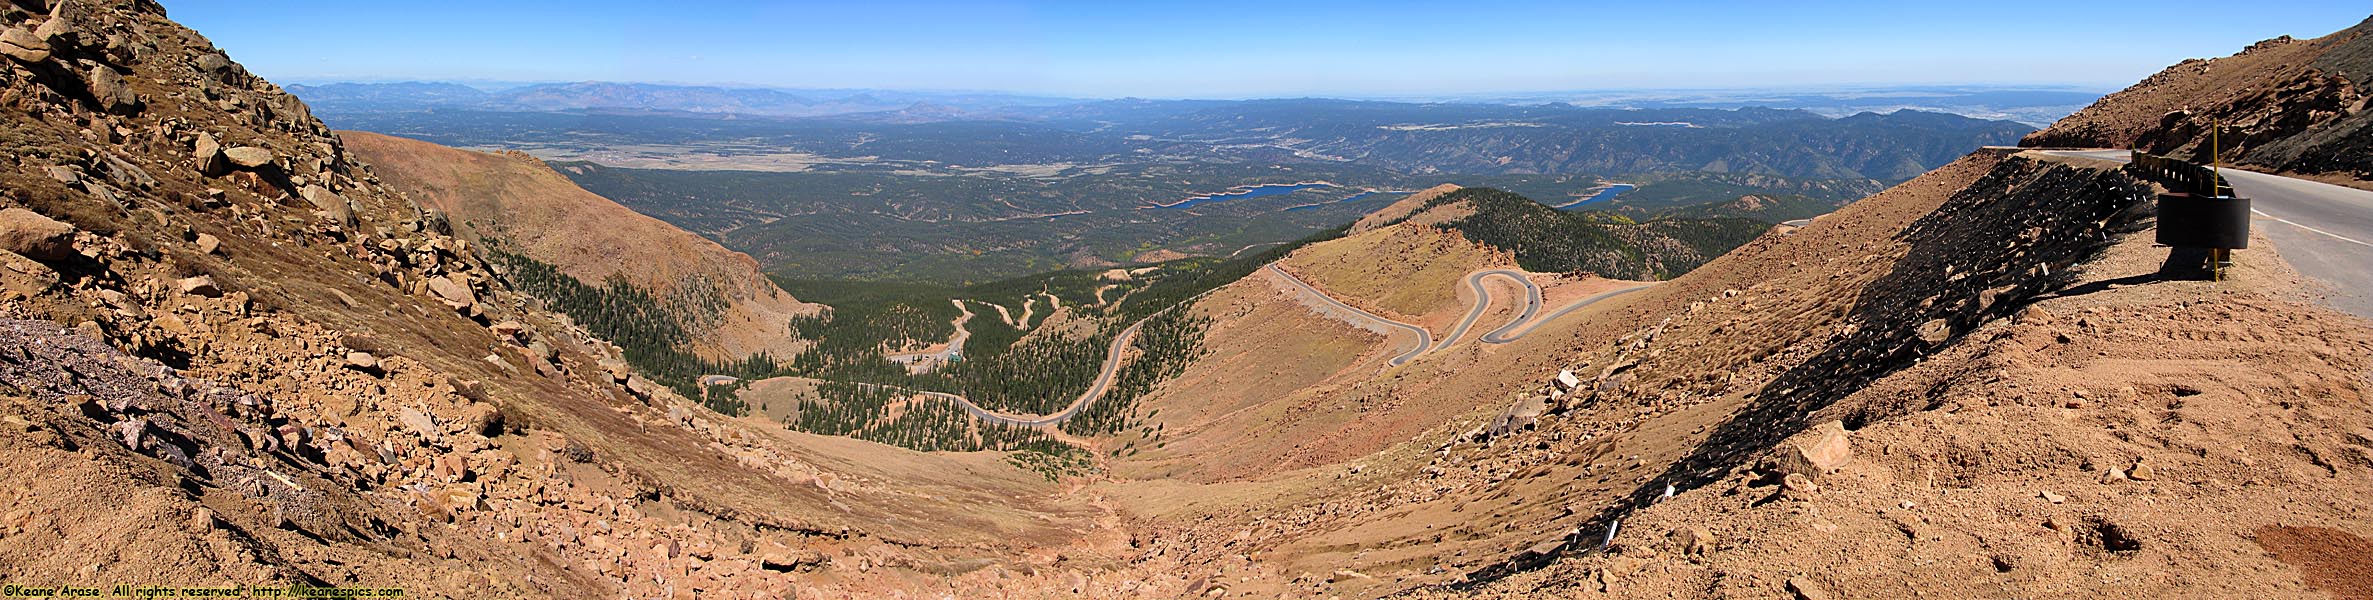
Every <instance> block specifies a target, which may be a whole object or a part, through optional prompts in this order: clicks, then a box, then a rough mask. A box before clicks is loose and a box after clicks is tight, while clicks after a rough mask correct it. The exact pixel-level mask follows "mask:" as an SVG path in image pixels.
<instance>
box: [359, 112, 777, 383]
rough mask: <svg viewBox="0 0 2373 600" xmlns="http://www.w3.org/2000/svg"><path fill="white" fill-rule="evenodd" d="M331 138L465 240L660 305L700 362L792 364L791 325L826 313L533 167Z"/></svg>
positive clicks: (398, 141)
mask: <svg viewBox="0 0 2373 600" xmlns="http://www.w3.org/2000/svg"><path fill="white" fill-rule="evenodd" d="M338 136H339V138H340V139H341V140H342V141H344V142H345V144H346V147H347V149H348V150H349V151H351V152H353V153H354V155H355V156H356V158H358V159H360V160H361V161H362V162H364V163H368V164H370V165H371V167H372V168H373V172H375V173H378V174H379V175H380V176H381V177H383V178H385V179H386V181H387V183H388V185H389V186H390V187H392V188H394V189H395V190H397V191H400V192H403V193H405V194H406V195H407V196H408V197H410V198H411V199H412V200H413V201H415V202H419V203H420V204H421V205H422V206H424V207H428V208H430V209H432V210H436V211H439V212H442V213H443V216H444V218H445V220H447V221H449V222H450V223H452V225H453V227H454V229H455V233H456V234H458V235H460V236H461V237H462V238H464V239H468V240H472V241H476V242H492V243H493V245H495V246H496V247H497V248H499V249H501V250H505V251H509V252H516V253H519V254H522V255H525V256H527V257H528V258H532V259H535V260H537V261H541V262H544V263H546V264H550V265H552V266H554V267H556V268H558V269H559V270H560V271H561V272H562V273H565V274H567V275H569V276H570V277H574V278H576V279H577V280H578V281H581V282H584V283H586V284H589V285H597V286H598V285H602V284H604V283H605V282H608V281H610V279H611V278H613V277H615V278H620V279H621V280H623V281H625V282H627V283H628V284H630V285H633V286H635V287H637V288H640V289H642V290H644V291H646V292H648V293H650V294H651V295H653V296H656V297H658V298H661V299H662V300H663V302H664V305H665V307H664V310H663V312H664V313H665V314H667V315H670V316H672V317H674V318H676V319H678V321H679V324H680V325H681V326H682V327H683V328H684V329H685V330H686V333H687V334H689V335H690V336H691V337H692V338H693V339H694V340H695V344H696V348H697V350H698V351H699V352H698V353H699V354H701V355H702V356H704V357H706V358H709V359H712V360H737V359H740V358H743V357H746V356H749V355H752V354H755V353H759V352H766V353H769V354H771V355H772V356H774V357H776V358H782V359H788V358H789V357H791V356H792V355H794V354H797V352H798V348H799V347H798V345H797V339H796V338H795V337H793V336H792V335H790V333H789V329H788V327H787V323H788V322H789V320H790V319H791V318H792V317H794V316H801V315H811V314H814V313H815V312H816V311H817V310H820V308H821V307H820V306H818V305H812V304H806V303H802V302H800V301H798V300H797V299H795V298H792V297H791V295H790V294H787V293H784V292H783V290H782V289H780V288H777V287H775V284H774V282H772V281H769V280H768V279H767V278H766V275H765V274H764V273H762V272H760V271H759V269H758V262H757V261H755V260H752V259H751V258H750V257H749V255H746V254H742V253H740V252H734V251H731V250H727V249H725V247H723V246H719V245H717V243H716V242H712V241H709V240H707V239H704V238H701V237H700V236H697V235H693V234H691V233H689V232H686V231H684V230H681V229H677V228H676V227H675V226H673V225H669V224H667V223H666V222H664V221H660V220H658V219H654V218H651V217H647V216H644V215H643V214H641V213H637V212H634V211H633V210H632V209H628V208H626V207H624V206H620V205H618V203H616V202H612V201H610V200H609V199H607V198H603V197H601V196H597V195H594V194H593V193H592V192H588V191H585V189H584V188H580V187H577V185H576V184H574V183H571V182H569V180H568V178H567V177H564V176H562V175H561V174H559V173H557V172H554V171H553V170H552V169H551V168H550V167H548V166H545V165H544V163H543V162H542V161H539V160H536V159H535V158H533V157H529V156H526V155H523V154H511V153H506V154H488V153H483V152H471V151H467V150H459V149H454V148H447V147H444V146H439V145H436V144H431V143H428V142H422V141H417V140H409V139H404V138H398V137H392V136H385V135H380V134H375V133H366V132H359V131H349V132H340V133H339V134H338Z"/></svg>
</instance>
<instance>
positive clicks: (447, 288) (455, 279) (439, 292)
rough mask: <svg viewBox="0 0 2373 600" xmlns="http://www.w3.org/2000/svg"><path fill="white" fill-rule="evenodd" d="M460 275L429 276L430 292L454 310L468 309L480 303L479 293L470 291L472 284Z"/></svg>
mask: <svg viewBox="0 0 2373 600" xmlns="http://www.w3.org/2000/svg"><path fill="white" fill-rule="evenodd" d="M459 277H460V276H458V275H448V276H445V277H430V278H428V293H430V294H432V295H435V296H436V297H437V301H439V302H443V303H445V306H449V307H452V308H453V309H454V310H460V311H467V310H469V309H470V307H472V306H477V305H478V295H477V293H475V292H471V291H470V284H469V282H468V281H467V280H461V279H459Z"/></svg>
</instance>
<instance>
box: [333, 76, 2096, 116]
mask: <svg viewBox="0 0 2373 600" xmlns="http://www.w3.org/2000/svg"><path fill="white" fill-rule="evenodd" d="M288 90H289V91H290V92H291V93H294V94H296V95H298V96H299V97H302V98H304V100H305V102H306V103H307V104H309V105H311V106H313V107H314V110H317V111H322V112H326V113H339V112H383V111H390V110H398V111H400V110H424V109H432V108H433V109H464V108H466V109H478V110H504V111H529V112H541V111H583V110H626V111H652V112H685V113H714V114H738V115H752V116H777V117H813V116H826V115H844V114H850V113H867V112H894V111H902V110H907V109H912V108H933V109H935V110H936V111H937V112H939V113H941V116H943V117H946V118H955V117H958V116H963V117H974V118H978V117H996V116H1007V117H1010V116H1014V114H1015V112H1016V111H1014V110H1012V109H1030V108H1043V107H1058V106H1068V105H1082V104H1120V105H1136V106H1140V107H1154V106H1160V107H1168V108H1171V109H1191V108H1199V107H1210V106H1214V105H1220V104H1225V103H1227V102H1230V101H1228V100H1142V99H1134V98H1132V99H1121V100H1104V101H1099V100H1093V99H1082V98H1065V97H1058V96H1035V95H1028V94H1009V93H999V92H933V91H906V90H878V89H786V88H766V87H746V86H741V87H737V86H704V85H674V84H657V83H617V82H596V81H588V82H573V83H533V84H507V85H483V84H481V85H471V84H463V83H453V82H420V81H413V82H392V83H353V82H327V83H320V84H313V85H291V86H289V87H288ZM2106 92H2107V90H2095V89H2081V88H2070V87H2048V86H2028V87H1996V86H1936V85H1924V86H1880V87H1865V88H1838V89H1818V90H1781V89H1696V90H1608V91H1575V92H1541V93H1531V94H1505V95H1470V96H1442V97H1408V98H1376V99H1374V100H1382V101H1387V102H1391V103H1397V104H1489V105H1509V106H1535V105H1544V104H1566V105H1573V106H1577V107H1588V108H1615V109H1627V108H1636V109H1658V108H1718V109H1733V108H1780V109H1797V110H1803V111H1807V112H1811V113H1814V114H1818V115H1822V116H1826V117H1844V116H1848V115H1853V114H1857V113H1863V112H1878V113H1889V112H1895V111H1898V110H1905V109H1910V110H1919V111H1926V112H1945V113H1953V114H1958V115H1962V116H1966V117H1972V118H1978V119H2005V120H2013V121H2018V122H2021V123H2026V124H2028V125H2034V126H2038V127H2040V126H2042V125H2045V124H2049V123H2051V122H2052V121H2053V120H2056V119H2059V118H2060V117H2064V116H2067V115H2068V114H2070V113H2073V112H2076V111H2077V109H2081V108H2084V107H2085V105H2087V104H2091V103H2092V102H2093V101H2094V100H2097V99H2099V98H2100V97H2101V95H2102V94H2104V93H2106ZM1020 112H1023V113H1027V112H1029V111H1028V110H1023V111H1020Z"/></svg>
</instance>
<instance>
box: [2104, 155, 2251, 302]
mask: <svg viewBox="0 0 2373 600" xmlns="http://www.w3.org/2000/svg"><path fill="white" fill-rule="evenodd" d="M2128 164H2129V166H2131V167H2133V170H2134V173H2135V174H2136V175H2139V176H2141V177H2142V178H2144V179H2149V180H2153V181H2158V182H2160V183H2162V184H2165V185H2166V186H2167V187H2168V188H2170V189H2171V191H2170V192H2168V193H2165V194H2160V195H2159V207H2158V213H2159V226H2158V229H2159V231H2158V243H2159V244H2160V245H2163V246H2169V247H2172V248H2175V251H2176V252H2183V251H2187V250H2200V249H2206V250H2207V251H2208V270H2209V277H2210V278H2211V279H2214V280H2217V281H2223V280H2224V278H2225V268H2226V267H2228V266H2231V265H2232V257H2233V251H2234V250H2241V249H2246V248H2248V247H2249V215H2250V211H2249V199H2248V198H2236V197H2234V196H2233V186H2231V185H2229V184H2227V183H2226V182H2225V178H2224V177H2223V176H2222V175H2220V174H2218V173H2217V172H2216V171H2215V170H2213V169H2210V168H2208V167H2203V166H2200V165H2197V164H2193V163H2191V162H2189V161H2182V160H2176V159H2173V158H2168V157H2165V156H2159V155H2156V154H2150V153H2147V152H2143V151H2141V150H2135V151H2134V156H2133V159H2132V161H2131V162H2129V163H2128Z"/></svg>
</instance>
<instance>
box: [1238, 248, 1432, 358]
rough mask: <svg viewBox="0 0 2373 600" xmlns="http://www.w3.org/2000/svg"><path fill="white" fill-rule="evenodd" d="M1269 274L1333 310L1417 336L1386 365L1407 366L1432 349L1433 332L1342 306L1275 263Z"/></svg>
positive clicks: (1333, 298)
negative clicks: (1274, 275)
mask: <svg viewBox="0 0 2373 600" xmlns="http://www.w3.org/2000/svg"><path fill="white" fill-rule="evenodd" d="M1269 272H1272V273H1276V274H1277V276H1278V277H1283V278H1285V281H1286V282H1287V283H1291V284H1293V285H1294V287H1298V288H1302V291H1305V292H1310V295H1312V296H1317V297H1318V299H1319V301H1321V302H1325V303H1327V304H1328V305H1331V306H1334V307H1335V308H1339V309H1342V310H1343V312H1345V313H1348V314H1353V315H1358V316H1360V317H1362V318H1366V319H1370V320H1373V321H1375V322H1377V323H1382V324H1384V325H1385V326H1387V327H1392V328H1395V329H1400V330H1402V331H1407V332H1410V333H1414V334H1417V345H1416V346H1413V347H1410V348H1409V351H1408V352H1403V353H1401V355H1400V356H1395V357H1392V360H1390V361H1387V362H1386V364H1389V365H1392V366H1395V367H1398V366H1401V365H1405V364H1409V361H1412V360H1417V355H1420V354H1425V351H1426V350H1430V349H1433V346H1434V334H1433V332H1430V331H1426V330H1425V328H1424V327H1418V326H1416V325H1411V324H1408V323H1403V322H1400V321H1395V320H1392V319H1387V318H1384V317H1381V316H1378V315H1377V314H1376V313H1372V312H1368V311H1364V310H1360V309H1359V307H1356V306H1352V305H1349V304H1344V303H1343V302H1342V301H1341V300H1336V299H1335V297H1334V296H1329V295H1327V293H1326V292H1321V291H1318V288H1315V287H1311V286H1310V284H1308V283H1303V282H1302V280H1301V278H1298V277H1294V276H1293V274H1292V273H1287V272H1285V269H1280V268H1277V265H1276V264H1275V263H1271V264H1270V265H1269Z"/></svg>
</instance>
